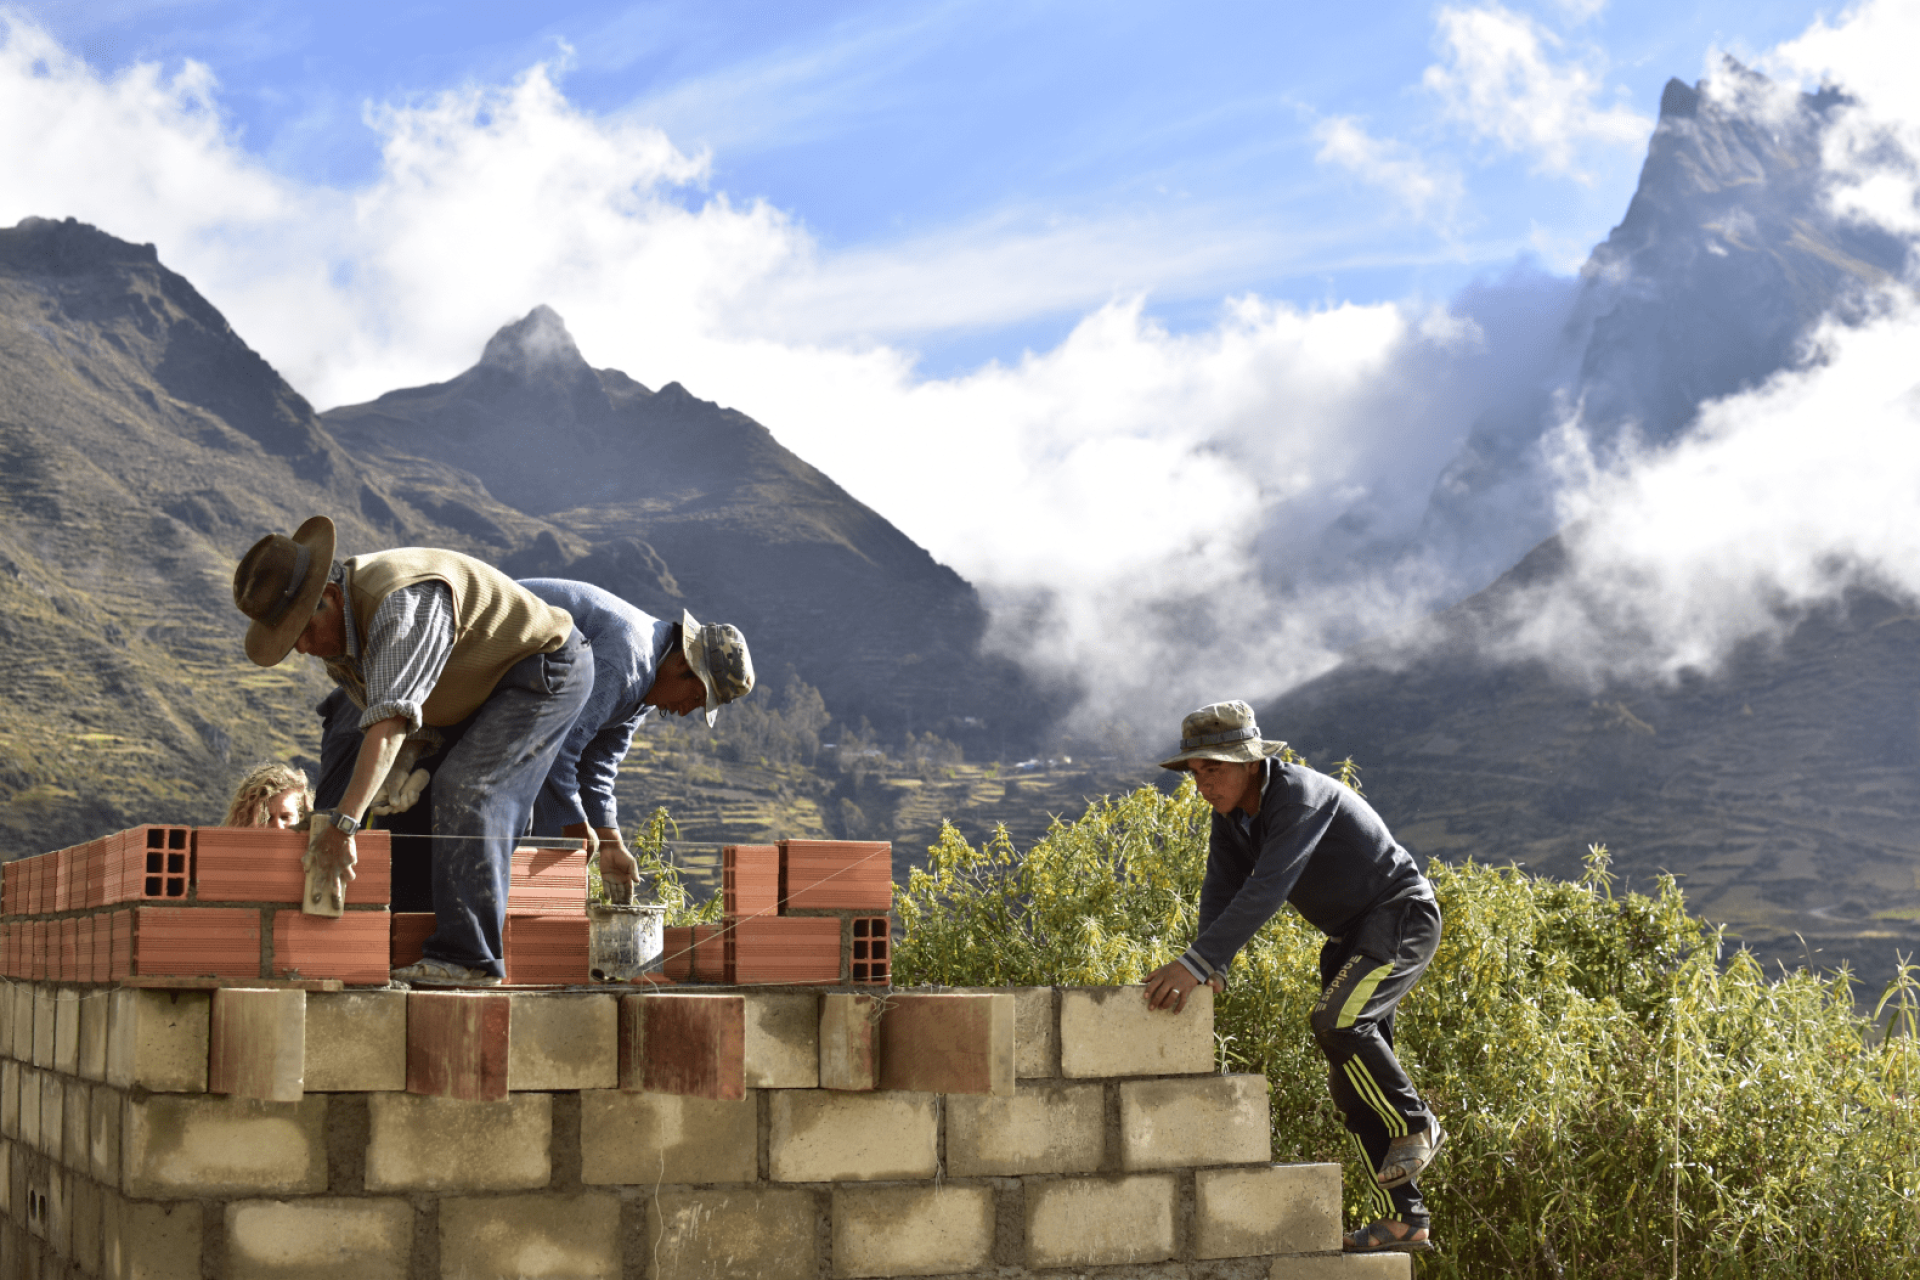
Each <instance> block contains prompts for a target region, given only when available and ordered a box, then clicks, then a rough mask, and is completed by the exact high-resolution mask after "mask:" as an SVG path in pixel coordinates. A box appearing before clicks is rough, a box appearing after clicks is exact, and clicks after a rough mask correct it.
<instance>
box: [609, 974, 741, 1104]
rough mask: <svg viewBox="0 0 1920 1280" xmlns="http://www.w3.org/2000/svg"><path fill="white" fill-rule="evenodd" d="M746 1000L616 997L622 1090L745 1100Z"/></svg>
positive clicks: (666, 996)
mask: <svg viewBox="0 0 1920 1280" xmlns="http://www.w3.org/2000/svg"><path fill="white" fill-rule="evenodd" d="M746 1044H747V1001H746V997H745V996H732V995H711V996H709V995H677V994H672V995H669V994H660V995H632V996H622V997H621V998H620V1087H621V1088H622V1089H626V1090H629V1091H644V1092H646V1093H672V1094H679V1095H680V1096H682V1097H689V1098H714V1099H718V1100H721V1101H728V1102H738V1101H740V1100H741V1099H743V1098H745V1097H746V1096H747V1075H746Z"/></svg>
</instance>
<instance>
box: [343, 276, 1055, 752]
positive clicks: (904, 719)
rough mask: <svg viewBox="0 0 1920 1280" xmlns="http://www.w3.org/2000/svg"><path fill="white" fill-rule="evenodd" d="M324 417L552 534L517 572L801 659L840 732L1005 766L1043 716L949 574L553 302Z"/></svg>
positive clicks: (783, 658) (403, 471)
mask: <svg viewBox="0 0 1920 1280" xmlns="http://www.w3.org/2000/svg"><path fill="white" fill-rule="evenodd" d="M323 421H324V422H325V423H326V425H327V427H328V428H329V429H330V430H331V431H332V432H333V434H334V436H335V437H336V438H337V439H338V440H339V441H340V442H341V443H342V444H343V445H345V446H346V447H347V448H349V449H350V450H351V451H352V452H353V453H354V455H355V456H356V457H358V458H361V459H363V460H365V461H367V462H370V463H372V464H374V465H375V466H376V467H377V468H378V469H381V470H383V471H388V472H390V473H391V474H392V475H393V476H394V477H395V480H396V484H397V486H398V490H399V492H400V493H401V494H403V495H404V496H406V497H407V498H408V499H409V500H410V501H411V502H413V503H414V504H415V505H417V506H419V507H420V508H421V509H423V510H430V511H434V512H435V513H436V514H437V515H438V517H439V518H440V519H442V520H444V521H446V522H448V523H455V522H457V521H459V520H462V519H465V518H466V513H465V512H464V511H462V510H459V509H457V507H458V504H459V503H461V502H462V501H463V499H462V498H461V497H460V496H459V494H458V493H457V492H452V491H449V490H448V489H446V488H445V487H442V486H441V485H439V484H436V483H435V482H434V481H433V479H432V477H421V476H420V475H419V471H418V468H419V465H420V460H426V461H427V462H428V463H431V464H435V465H437V466H439V467H442V468H452V467H458V468H461V469H463V470H464V471H465V472H467V473H470V474H471V477H472V480H473V481H474V482H477V484H478V485H480V486H484V491H485V492H487V493H489V494H491V495H492V496H493V497H495V498H497V499H499V500H500V501H501V502H504V503H507V504H509V505H511V506H513V507H516V508H518V509H520V510H522V511H524V512H527V513H528V514H530V515H535V516H538V517H540V518H542V519H543V520H544V521H546V522H548V523H550V524H551V525H552V526H554V529H555V533H554V535H552V536H546V537H542V538H540V539H538V540H537V541H536V542H535V543H533V544H532V545H529V546H525V547H519V548H515V549H513V550H511V551H510V552H509V553H508V554H506V555H505V556H504V558H503V559H502V560H501V563H502V564H503V565H504V567H506V568H507V569H508V570H509V571H510V572H512V573H514V574H516V575H518V576H521V577H528V576H534V575H541V576H556V577H569V578H578V579H582V580H584V581H590V582H594V583H597V584H599V585H600V586H603V587H606V588H607V589H608V590H610V591H613V592H615V593H617V594H619V595H621V596H624V597H625V598H627V599H629V600H632V601H633V602H634V603H635V604H636V605H638V606H639V607H640V608H642V609H645V610H647V611H648V612H650V613H653V614H656V615H658V616H662V617H669V618H677V617H678V616H679V614H680V611H681V610H682V609H687V610H690V611H691V612H692V613H693V614H694V616H695V617H696V618H698V619H700V620H701V621H703V622H714V621H717V622H731V623H734V624H735V625H736V626H738V627H740V628H741V630H742V631H744V632H745V633H746V636H747V640H748V643H749V644H750V645H751V646H752V648H753V652H754V657H755V661H756V663H757V664H758V666H759V667H760V670H761V671H762V673H763V674H767V675H772V674H777V673H778V672H779V671H780V670H781V668H782V667H783V666H784V665H786V664H788V663H791V664H793V665H794V666H795V667H796V668H797V669H798V670H799V671H800V673H801V675H802V676H803V678H805V679H806V680H807V681H808V682H809V683H812V684H814V685H815V686H817V687H818V688H819V689H820V691H821V693H822V694H823V695H824V696H825V697H826V700H827V705H828V706H829V707H830V708H831V709H832V710H833V712H834V714H835V715H836V716H837V717H839V718H840V719H841V721H842V722H843V723H857V722H858V720H859V719H860V718H861V717H863V716H864V717H867V718H868V719H870V720H871V721H872V722H873V723H874V724H876V725H879V726H883V727H886V728H887V729H889V730H901V729H907V730H912V731H914V732H924V731H927V730H932V731H934V732H937V733H939V734H940V735H941V736H943V737H947V738H951V739H954V740H957V741H959V742H961V743H962V744H963V745H965V746H966V747H968V748H969V749H970V750H971V751H973V752H975V753H982V752H984V753H987V754H991V755H997V756H1002V757H1004V756H1005V755H1006V754H1007V753H1009V752H1021V751H1024V750H1027V749H1029V747H1030V745H1031V743H1032V742H1033V740H1034V731H1035V726H1034V724H1033V722H1032V721H1031V720H1030V719H1022V720H1016V719H1015V718H1014V714H1015V713H1014V708H1017V707H1021V708H1027V709H1028V710H1031V708H1032V707H1033V705H1034V702H1035V698H1036V694H1035V691H1034V690H1033V689H1032V688H1031V687H1030V686H1029V685H1028V683H1027V682H1026V680H1025V679H1024V678H1023V677H1022V676H1021V675H1020V674H1019V673H1018V672H1017V671H1016V670H1015V669H1014V668H1013V666H1012V665H1011V664H1009V663H1006V662H1001V661H994V660H990V659H983V658H981V657H980V656H979V654H978V646H979V641H980V637H981V636H982V634H983V633H984V632H985V629H986V613H985V611H984V610H983V609H982V608H981V606H980V603H979V600H978V598H977V597H976V596H975V594H974V591H973V588H972V587H970V586H969V585H968V584H967V583H966V582H965V581H963V580H962V579H961V578H960V577H959V575H958V574H955V573H954V572H953V571H952V570H950V569H948V568H946V567H945V566H943V565H940V564H938V563H936V562H935V561H934V559H933V558H932V557H931V556H929V555H928V554H927V553H926V551H924V550H923V549H921V548H920V547H919V546H918V545H916V544H915V543H913V542H912V541H911V540H910V539H908V538H907V537H906V535H904V534H902V533H901V532H900V531H899V530H898V529H896V528H894V527H893V525H891V524H890V523H888V522H887V521H886V520H884V519H882V518H881V517H880V516H878V515H876V514H875V513H874V512H873V511H872V510H871V509H869V508H867V507H866V506H864V505H862V504H861V503H859V502H857V501H855V500H854V499H853V498H852V497H850V496H849V495H848V494H847V493H846V491H845V490H843V489H841V488H840V486H839V485H837V484H835V483H834V482H833V481H831V480H829V479H828V478H827V477H826V476H824V475H822V474H821V473H820V472H819V471H817V470H815V469H814V468H813V467H811V466H809V465H808V464H807V463H805V462H803V461H801V460H800V459H799V458H797V457H795V456H794V455H793V454H792V453H791V452H789V451H788V450H787V449H786V448H784V447H783V446H781V444H780V443H779V442H778V441H776V440H775V439H774V438H773V435H772V433H771V432H769V431H768V430H767V429H766V428H765V427H763V426H761V425H760V424H759V423H757V422H755V421H754V420H753V419H751V418H749V417H747V416H746V415H745V414H742V413H739V412H736V411H734V410H731V409H723V408H721V407H720V406H718V405H715V404H712V403H710V402H708V401H705V400H700V399H698V398H696V397H695V396H693V395H691V394H689V393H688V392H687V391H686V390H685V389H684V388H682V387H681V386H680V385H679V384H678V383H669V384H668V385H667V386H666V387H664V388H662V389H661V390H659V391H657V392H656V391H649V390H648V389H647V388H646V387H644V386H641V385H640V384H639V383H637V382H635V381H634V380H633V379H631V378H629V377H627V376H626V375H625V374H623V373H621V372H619V371H618V370H613V369H598V370H596V369H593V368H591V367H589V366H588V364H587V363H586V361H585V360H584V359H582V358H581V355H580V352H579V350H578V349H577V348H576V347H575V346H574V343H573V339H572V338H571V337H570V336H569V335H568V333H567V331H566V327H565V325H564V324H563V323H562V322H561V319H560V317H559V316H557V315H555V314H554V313H553V312H552V311H551V310H549V309H548V308H546V307H539V308H536V309H535V310H534V311H533V312H532V313H531V314H529V315H528V316H527V317H526V318H525V319H523V320H521V321H519V322H517V323H515V324H512V325H509V326H508V327H506V328H504V329H502V330H501V331H500V332H499V333H497V334H496V335H494V337H493V339H492V341H490V342H489V343H488V344H487V347H486V350H485V352H484V353H483V354H482V356H481V358H480V363H479V364H477V365H475V366H474V367H473V368H471V369H469V370H467V371H466V372H465V373H462V374H461V375H459V376H458V377H456V378H453V379H452V380H450V381H447V382H443V383H439V384H437V385H434V386H429V387H418V388H412V389H409V390H405V391H395V392H390V393H388V394H387V395H384V396H381V397H380V398H379V399H378V400H375V401H373V402H371V403H369V404H363V405H352V406H348V407H344V408H339V409H334V410H330V411H329V412H328V413H326V414H325V415H323ZM562 530H564V532H560V531H562ZM475 532H476V534H477V535H478V534H481V533H482V532H483V531H481V530H478V529H476V530H475Z"/></svg>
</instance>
